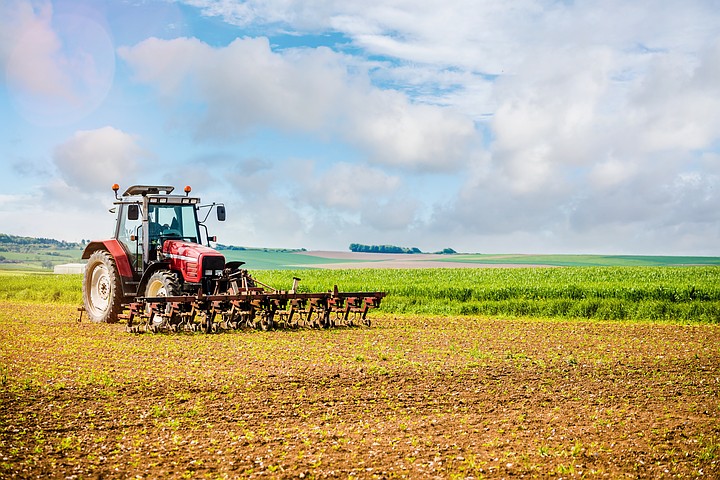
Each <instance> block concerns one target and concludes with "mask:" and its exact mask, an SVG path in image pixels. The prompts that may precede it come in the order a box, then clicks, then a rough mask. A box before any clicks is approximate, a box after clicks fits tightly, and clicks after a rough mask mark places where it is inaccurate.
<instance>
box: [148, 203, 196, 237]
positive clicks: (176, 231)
mask: <svg viewBox="0 0 720 480" xmlns="http://www.w3.org/2000/svg"><path fill="white" fill-rule="evenodd" d="M148 230H149V233H150V242H151V243H154V241H157V240H158V239H159V238H160V237H163V238H179V239H183V240H187V241H189V242H194V243H198V240H199V238H200V232H199V231H198V227H197V220H196V217H195V206H194V205H157V204H151V205H150V206H149V208H148Z"/></svg>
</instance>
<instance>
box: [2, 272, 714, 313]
mask: <svg viewBox="0 0 720 480" xmlns="http://www.w3.org/2000/svg"><path fill="white" fill-rule="evenodd" d="M253 274H254V275H255V276H256V278H258V279H259V280H260V281H262V282H263V283H266V284H269V285H271V286H274V287H275V288H278V289H281V290H289V289H290V288H291V285H292V278H293V276H298V277H300V278H302V281H301V282H300V291H306V292H311V291H328V290H331V289H332V288H333V286H334V285H338V287H339V288H340V290H343V291H384V292H387V294H388V295H387V297H386V298H385V300H383V303H382V306H381V310H382V311H384V312H388V313H407V314H430V315H466V316H467V315H482V316H492V317H502V316H504V317H508V316H509V317H539V318H588V319H599V320H661V321H682V322H704V323H720V267H713V266H705V267H566V268H513V269H481V268H478V269H412V270H390V269H349V270H316V269H312V270H257V271H254V272H253ZM81 282H82V277H81V276H80V275H51V274H18V273H15V274H9V273H6V272H0V300H14V301H26V302H47V303H69V304H78V305H79V304H80V303H81V302H82V299H81Z"/></svg>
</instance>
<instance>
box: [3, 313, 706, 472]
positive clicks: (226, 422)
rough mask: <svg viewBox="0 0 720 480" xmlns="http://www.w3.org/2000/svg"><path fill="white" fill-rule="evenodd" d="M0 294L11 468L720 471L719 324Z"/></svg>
mask: <svg viewBox="0 0 720 480" xmlns="http://www.w3.org/2000/svg"><path fill="white" fill-rule="evenodd" d="M76 319H77V311H76V309H75V307H74V306H70V305H63V304H55V305H42V304H37V303H17V302H12V301H5V302H2V303H0V345H2V347H0V382H1V383H0V477H3V478H28V477H52V478H97V477H103V478H128V477H140V478H158V477H165V476H171V477H177V478H182V477H185V478H238V477H243V478H245V477H256V476H265V477H270V478H276V477H279V478H300V477H304V478H335V477H342V478H348V477H356V478H391V477H400V478H430V477H440V478H468V477H472V478H503V477H509V476H525V477H540V478H544V477H549V476H556V477H558V478H559V477H563V478H567V477H578V478H579V477H590V478H594V477H597V478H600V477H609V478H617V477H620V476H623V477H630V478H663V477H665V478H670V477H688V476H689V477H706V478H717V477H718V476H720V464H719V463H718V462H720V422H719V421H718V418H719V417H720V397H719V395H718V394H719V393H720V349H719V348H718V345H720V328H719V327H718V326H717V325H714V324H693V325H676V324H666V323H661V324H658V323H648V322H633V323H620V322H598V321H586V320H572V321H561V320H517V319H513V320H508V319H485V318H478V317H473V316H465V317H454V316H433V317H430V316H417V315H407V316H405V315H402V316H401V315H390V314H384V315H380V316H378V315H377V314H376V315H375V322H374V325H373V327H371V328H353V329H331V330H290V331H271V332H257V331H252V332H244V331H239V332H233V333H223V334H217V335H201V334H183V335H131V334H127V333H125V331H124V326H123V325H108V324H91V323H88V322H82V323H77V321H76Z"/></svg>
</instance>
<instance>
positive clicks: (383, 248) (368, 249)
mask: <svg viewBox="0 0 720 480" xmlns="http://www.w3.org/2000/svg"><path fill="white" fill-rule="evenodd" d="M350 251H351V252H363V253H408V254H413V253H423V252H422V250H420V249H419V248H417V247H398V246H397V245H363V244H361V243H351V244H350ZM434 253H441V254H446V255H451V254H453V253H457V252H456V251H455V250H453V249H452V248H445V249H443V250H441V251H439V252H434Z"/></svg>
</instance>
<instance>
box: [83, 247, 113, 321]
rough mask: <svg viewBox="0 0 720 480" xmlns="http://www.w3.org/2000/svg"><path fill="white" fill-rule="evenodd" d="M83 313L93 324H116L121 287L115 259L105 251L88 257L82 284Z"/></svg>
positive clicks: (98, 251)
mask: <svg viewBox="0 0 720 480" xmlns="http://www.w3.org/2000/svg"><path fill="white" fill-rule="evenodd" d="M82 294H83V303H84V305H85V311H86V312H87V314H88V317H90V320H92V321H93V322H106V323H116V322H117V321H118V315H119V314H120V311H121V310H122V286H121V285H120V275H119V274H118V271H117V267H116V265H115V259H114V258H113V257H112V255H111V254H110V253H109V252H107V251H105V250H97V251H95V252H93V254H92V255H90V258H89V259H88V263H87V265H86V266H85V276H84V277H83V284H82Z"/></svg>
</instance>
